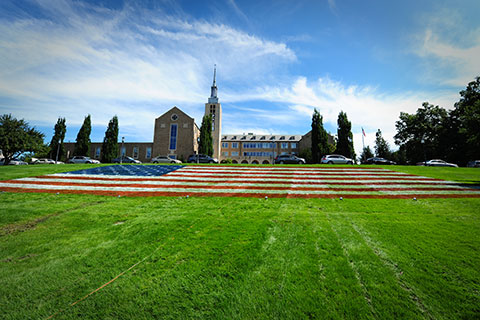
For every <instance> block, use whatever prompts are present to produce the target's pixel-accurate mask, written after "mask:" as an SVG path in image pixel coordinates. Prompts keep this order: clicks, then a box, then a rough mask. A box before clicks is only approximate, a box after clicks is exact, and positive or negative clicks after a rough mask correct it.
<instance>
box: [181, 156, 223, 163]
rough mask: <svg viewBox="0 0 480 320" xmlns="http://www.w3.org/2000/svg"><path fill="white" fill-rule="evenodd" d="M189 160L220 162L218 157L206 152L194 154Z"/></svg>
mask: <svg viewBox="0 0 480 320" xmlns="http://www.w3.org/2000/svg"><path fill="white" fill-rule="evenodd" d="M187 162H189V163H218V159H216V158H212V157H210V156H207V155H205V154H192V155H191V156H190V157H188V159H187Z"/></svg>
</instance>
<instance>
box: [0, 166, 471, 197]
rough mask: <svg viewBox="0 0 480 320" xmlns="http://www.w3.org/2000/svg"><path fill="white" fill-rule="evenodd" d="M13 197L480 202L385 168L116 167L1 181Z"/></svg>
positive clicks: (459, 188)
mask: <svg viewBox="0 0 480 320" xmlns="http://www.w3.org/2000/svg"><path fill="white" fill-rule="evenodd" d="M0 190H2V191H7V192H54V193H57V192H58V193H83V194H99V195H114V196H118V195H120V196H187V195H188V196H221V197H229V196H231V197H270V198H282V197H283V198H338V197H343V198H412V197H416V198H456V197H469V198H472V197H475V198H480V190H479V189H478V188H475V187H467V186H465V185H459V184H457V183H454V182H450V181H444V180H439V179H434V178H428V177H421V176H416V175H411V174H406V173H401V172H395V171H391V170H387V169H382V168H370V167H369V168H362V167H350V166H345V167H301V166H300V167H288V166H275V167H262V166H252V167H246V166H245V167H234V166H221V165H218V166H198V165H196V166H162V165H114V166H107V167H96V168H92V169H87V170H80V171H74V172H66V173H61V174H51V175H44V176H39V177H29V178H21V179H15V180H6V181H0Z"/></svg>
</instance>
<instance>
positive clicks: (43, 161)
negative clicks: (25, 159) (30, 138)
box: [32, 158, 63, 164]
mask: <svg viewBox="0 0 480 320" xmlns="http://www.w3.org/2000/svg"><path fill="white" fill-rule="evenodd" d="M32 163H33V164H63V162H62V161H55V160H52V159H47V158H40V159H36V160H35V161H33V162H32Z"/></svg>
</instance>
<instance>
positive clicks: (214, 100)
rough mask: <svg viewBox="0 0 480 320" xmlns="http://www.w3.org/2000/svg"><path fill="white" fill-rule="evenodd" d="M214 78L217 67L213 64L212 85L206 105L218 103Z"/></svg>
mask: <svg viewBox="0 0 480 320" xmlns="http://www.w3.org/2000/svg"><path fill="white" fill-rule="evenodd" d="M216 77H217V65H216V64H215V65H214V66H213V83H212V88H211V93H210V98H208V103H218V97H217V82H216Z"/></svg>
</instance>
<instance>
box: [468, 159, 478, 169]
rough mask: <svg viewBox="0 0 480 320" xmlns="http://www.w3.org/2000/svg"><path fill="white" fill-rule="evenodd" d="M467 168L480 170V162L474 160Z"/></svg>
mask: <svg viewBox="0 0 480 320" xmlns="http://www.w3.org/2000/svg"><path fill="white" fill-rule="evenodd" d="M467 167H470V168H480V160H473V161H469V162H468V163H467Z"/></svg>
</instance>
